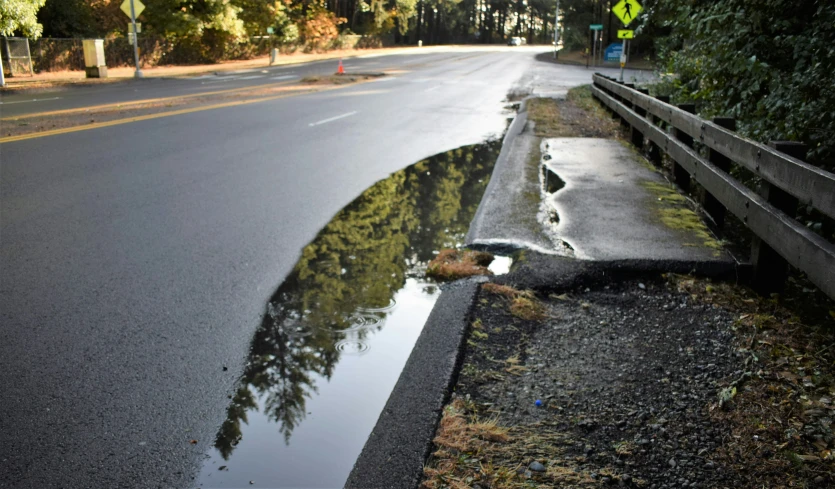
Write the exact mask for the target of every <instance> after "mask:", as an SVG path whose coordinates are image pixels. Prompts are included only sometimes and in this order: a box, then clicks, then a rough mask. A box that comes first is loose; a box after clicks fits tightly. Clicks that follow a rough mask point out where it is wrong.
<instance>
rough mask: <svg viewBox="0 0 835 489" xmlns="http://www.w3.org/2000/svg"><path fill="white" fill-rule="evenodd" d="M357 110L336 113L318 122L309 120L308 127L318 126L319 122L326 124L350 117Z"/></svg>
mask: <svg viewBox="0 0 835 489" xmlns="http://www.w3.org/2000/svg"><path fill="white" fill-rule="evenodd" d="M357 112H358V111H356V110H355V111H353V112H348V113H347V114H342V115H338V116H336V117H331V118H330V119H324V120H321V121H319V122H311V123H310V127H313V126H318V125H319V124H327V123H328V122H333V121H338V120H339V119H344V118H346V117H351V116H352V115H354V114H356V113H357Z"/></svg>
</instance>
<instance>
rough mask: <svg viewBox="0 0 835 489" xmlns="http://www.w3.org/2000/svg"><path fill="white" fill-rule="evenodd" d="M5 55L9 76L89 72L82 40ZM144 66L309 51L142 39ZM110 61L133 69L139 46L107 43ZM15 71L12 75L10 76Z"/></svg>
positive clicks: (253, 41) (10, 46) (335, 45)
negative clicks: (135, 47) (136, 49)
mask: <svg viewBox="0 0 835 489" xmlns="http://www.w3.org/2000/svg"><path fill="white" fill-rule="evenodd" d="M2 42H3V46H2V50H0V52H2V55H3V67H4V71H5V72H6V73H7V74H8V75H9V76H19V75H31V74H33V73H42V72H55V71H75V70H84V47H83V42H82V39H69V38H40V39H35V40H30V39H26V38H16V37H15V38H13V37H10V38H4V39H3V41H2ZM393 44H394V42H393V38H392V37H391V36H383V37H380V36H350V35H348V36H339V37H337V38H335V39H334V40H333V41H332V42H331V44H330V45H329V46H328V49H352V48H355V49H363V48H375V47H382V46H390V45H393ZM137 45H138V47H139V62H140V64H141V65H142V67H143V68H152V67H154V66H159V65H193V64H210V63H216V62H218V61H227V60H240V59H250V58H254V57H257V56H265V55H267V54H269V52H270V49H271V48H273V47H277V48H280V49H281V51H282V52H284V53H292V52H294V51H296V50H301V49H304V46H302V45H278V44H276V42H275V39H274V38H271V37H269V36H255V37H252V38H250V39H248V40H246V41H244V42H233V41H227V40H225V39H222V38H218V39H205V38H193V39H192V38H185V39H179V40H177V41H171V40H167V39H164V38H154V37H150V36H148V37H144V36H142V35H141V34H140V36H139V38H138V39H137ZM104 59H105V62H106V63H107V66H108V67H109V68H117V67H121V66H133V65H134V59H133V44H132V43H131V42H130V41H129V40H128V38H126V37H117V38H109V39H105V40H104ZM10 70H11V72H10Z"/></svg>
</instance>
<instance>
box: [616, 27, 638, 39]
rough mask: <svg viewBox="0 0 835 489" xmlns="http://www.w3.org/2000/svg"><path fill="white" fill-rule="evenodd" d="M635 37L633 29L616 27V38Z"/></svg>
mask: <svg viewBox="0 0 835 489" xmlns="http://www.w3.org/2000/svg"><path fill="white" fill-rule="evenodd" d="M634 38H635V31H627V30H623V29H618V39H634Z"/></svg>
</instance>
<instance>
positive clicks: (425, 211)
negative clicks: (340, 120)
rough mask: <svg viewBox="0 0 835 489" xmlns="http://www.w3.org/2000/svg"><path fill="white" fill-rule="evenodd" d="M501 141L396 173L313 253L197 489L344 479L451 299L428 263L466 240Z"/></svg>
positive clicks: (258, 351) (260, 350) (286, 291)
mask: <svg viewBox="0 0 835 489" xmlns="http://www.w3.org/2000/svg"><path fill="white" fill-rule="evenodd" d="M500 147H501V142H500V141H490V142H487V143H484V144H479V145H474V146H466V147H463V148H459V149H456V150H453V151H449V152H446V153H441V154H439V155H436V156H433V157H431V158H428V159H426V160H423V161H421V162H419V163H416V164H414V165H412V166H410V167H408V168H406V169H405V170H401V171H399V172H397V173H394V174H393V175H391V176H390V177H389V178H387V179H385V180H382V181H380V182H378V183H376V184H375V185H374V186H372V187H371V188H369V189H368V190H366V191H365V192H364V193H363V194H362V195H360V196H359V197H358V198H357V199H356V200H354V201H353V202H352V203H351V204H349V205H348V206H347V207H345V208H344V209H342V210H341V211H340V212H339V213H338V214H337V215H336V217H334V218H333V220H332V221H331V222H330V223H328V225H327V226H325V228H324V229H323V230H322V231H320V232H319V235H318V236H317V237H316V239H314V240H313V242H311V243H310V244H308V245H307V246H306V247H305V248H304V250H302V255H301V258H300V259H299V261H298V263H296V266H295V267H294V268H293V271H292V272H291V273H290V275H289V277H287V279H286V280H285V281H284V283H283V284H281V286H280V287H279V288H278V290H277V291H276V292H275V294H274V295H273V296H272V298H271V299H270V301H269V303H268V304H267V306H266V313H265V314H264V318H263V320H262V323H261V326H260V327H259V328H258V331H257V332H256V333H255V338H254V339H253V341H252V346H251V349H250V355H249V361H248V364H247V367H246V369H245V371H244V375H243V378H242V380H241V384H240V387H239V388H238V390H237V393H236V394H235V396H234V398H233V400H232V402H231V404H230V406H229V409H228V412H227V418H226V421H225V422H224V423H223V425H222V426H221V427H220V430H219V431H218V434H217V437H216V439H215V442H214V448H213V449H212V450H211V453H210V454H209V457H208V459H207V461H206V462H205V463H204V465H203V469H202V471H201V473H200V475H199V479H198V481H199V484H198V486H199V487H201V488H210V487H227V488H228V487H284V488H290V487H292V488H301V487H310V488H314V487H315V488H338V487H342V485H343V484H344V483H345V480H346V479H347V478H348V474H349V473H350V471H351V468H352V466H353V464H354V461H355V460H356V458H357V456H358V455H359V453H360V451H361V450H362V447H363V445H364V444H365V441H366V439H367V438H368V435H369V434H370V433H371V430H372V429H373V428H374V424H375V423H376V421H377V417H378V416H379V415H380V412H381V411H382V409H383V406H384V405H385V403H386V401H387V400H388V396H389V394H390V393H391V390H392V389H393V387H394V384H395V383H396V382H397V378H398V377H399V375H400V372H401V370H402V369H403V366H404V365H405V363H406V360H407V358H408V357H409V354H410V353H411V351H412V347H413V346H414V344H415V341H416V340H417V337H418V335H419V334H420V332H421V329H422V328H423V324H424V323H425V322H426V319H427V317H428V316H429V313H430V311H431V310H432V306H433V305H434V303H435V300H437V298H438V295H439V294H440V290H439V289H438V287H437V285H436V283H434V282H433V281H432V280H430V279H427V278H426V277H425V276H424V271H425V268H426V264H427V263H428V262H429V260H431V259H432V258H433V257H434V255H435V254H436V253H437V252H438V251H439V250H441V249H443V248H453V247H456V246H460V245H461V244H462V243H463V240H464V237H465V235H466V234H467V229H468V227H469V223H470V221H471V220H472V217H473V215H474V214H475V211H476V208H477V207H478V204H479V202H480V201H481V196H482V194H483V193H484V189H485V188H486V187H487V182H488V180H489V178H490V174H491V173H492V169H493V164H494V163H495V161H496V158H497V157H498V153H499V150H500Z"/></svg>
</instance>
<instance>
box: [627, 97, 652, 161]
mask: <svg viewBox="0 0 835 489" xmlns="http://www.w3.org/2000/svg"><path fill="white" fill-rule="evenodd" d="M627 86H628V85H627ZM633 86H634V85H633ZM637 91H638V92H640V93H643V94H644V95H649V90H647V89H646V88H638V89H637ZM632 110H634V111H635V113H636V114H638V115H639V116H641V117H646V116H647V111H646V110H644V109H642V108H641V107H639V106H637V105H634V104H633V105H632ZM631 141H632V145H633V146H635V147H636V148H638V150H642V149H644V133H642V132H641V131H639V130H638V128H637V127H635V126H632V137H631Z"/></svg>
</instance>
